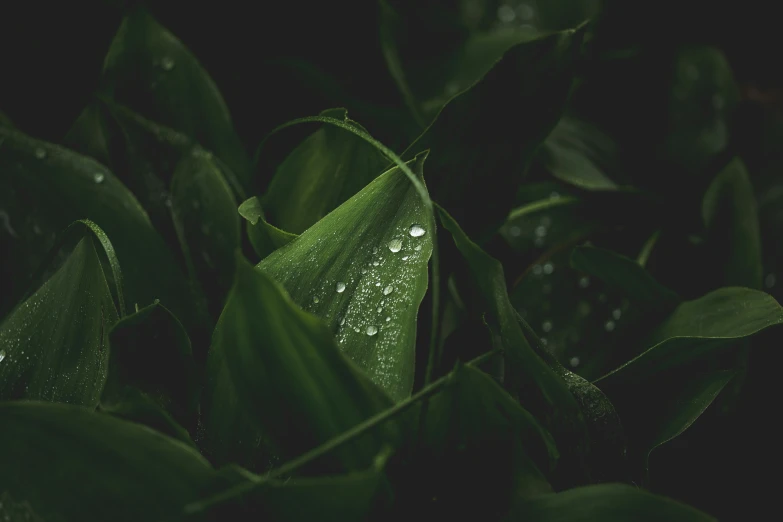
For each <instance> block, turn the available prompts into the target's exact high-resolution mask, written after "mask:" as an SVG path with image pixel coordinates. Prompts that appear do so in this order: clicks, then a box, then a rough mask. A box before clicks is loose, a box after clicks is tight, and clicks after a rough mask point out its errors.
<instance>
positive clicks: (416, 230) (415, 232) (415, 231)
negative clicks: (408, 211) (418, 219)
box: [408, 225, 427, 237]
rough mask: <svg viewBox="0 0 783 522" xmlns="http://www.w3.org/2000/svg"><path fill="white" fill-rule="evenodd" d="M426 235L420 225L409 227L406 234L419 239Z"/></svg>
mask: <svg viewBox="0 0 783 522" xmlns="http://www.w3.org/2000/svg"><path fill="white" fill-rule="evenodd" d="M426 233H427V231H426V230H424V228H422V226H421V225H411V228H409V229H408V234H410V235H411V237H421V236H423V235H424V234H426Z"/></svg>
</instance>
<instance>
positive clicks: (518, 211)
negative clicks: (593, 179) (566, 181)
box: [506, 196, 581, 221]
mask: <svg viewBox="0 0 783 522" xmlns="http://www.w3.org/2000/svg"><path fill="white" fill-rule="evenodd" d="M580 201H581V200H580V199H579V198H575V197H572V196H565V197H559V198H556V199H552V198H547V199H542V200H540V201H534V202H533V203H528V204H527V205H524V206H522V207H519V208H515V209H514V210H512V211H511V212H509V214H508V217H507V218H506V220H507V221H508V220H511V219H517V218H520V217H522V216H526V215H528V214H535V213H536V212H541V211H542V210H547V209H550V208H555V207H561V206H563V205H573V204H576V203H579V202H580Z"/></svg>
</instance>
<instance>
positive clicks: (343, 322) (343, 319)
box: [340, 317, 345, 326]
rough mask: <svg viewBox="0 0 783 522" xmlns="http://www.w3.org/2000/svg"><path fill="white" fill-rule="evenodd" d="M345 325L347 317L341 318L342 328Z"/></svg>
mask: <svg viewBox="0 0 783 522" xmlns="http://www.w3.org/2000/svg"><path fill="white" fill-rule="evenodd" d="M344 324H345V317H341V318H340V326H342V325H344Z"/></svg>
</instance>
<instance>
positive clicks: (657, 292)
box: [571, 246, 681, 313]
mask: <svg viewBox="0 0 783 522" xmlns="http://www.w3.org/2000/svg"><path fill="white" fill-rule="evenodd" d="M571 266H573V267H574V268H575V269H577V270H580V271H582V272H584V273H586V274H589V275H591V276H594V277H597V278H598V279H600V280H602V281H604V282H605V283H606V284H607V285H608V286H609V287H612V288H614V289H617V290H621V291H622V292H623V293H624V294H625V295H627V296H628V298H629V299H630V300H631V301H632V302H633V303H634V304H637V305H639V306H641V307H643V308H644V309H646V310H648V311H650V312H655V313H667V312H669V311H671V310H673V309H674V307H676V306H677V304H679V302H680V301H681V299H680V297H679V296H677V294H676V293H674V292H673V291H672V290H670V289H668V288H666V287H665V286H663V285H661V284H660V283H659V282H658V281H656V280H655V278H654V277H653V276H652V275H650V273H649V272H647V271H646V270H645V269H644V268H643V267H642V266H641V265H639V263H637V262H636V261H633V260H632V259H628V258H627V257H625V256H622V255H620V254H617V253H615V252H612V251H610V250H605V249H603V248H596V247H589V246H579V247H576V248H574V249H573V251H572V252H571Z"/></svg>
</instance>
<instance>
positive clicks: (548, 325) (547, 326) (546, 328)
mask: <svg viewBox="0 0 783 522" xmlns="http://www.w3.org/2000/svg"><path fill="white" fill-rule="evenodd" d="M541 329H542V330H543V331H545V332H551V331H552V321H544V323H543V324H542V325H541Z"/></svg>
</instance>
